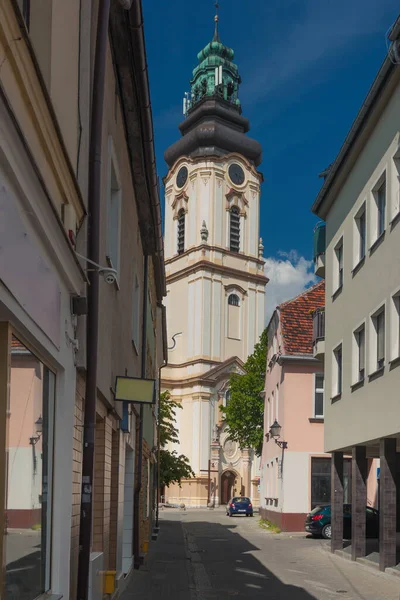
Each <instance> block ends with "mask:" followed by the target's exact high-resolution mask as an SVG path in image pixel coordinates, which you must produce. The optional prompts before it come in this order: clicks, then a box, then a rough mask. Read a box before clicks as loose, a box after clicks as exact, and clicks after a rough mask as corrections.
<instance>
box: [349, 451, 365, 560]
mask: <svg viewBox="0 0 400 600" xmlns="http://www.w3.org/2000/svg"><path fill="white" fill-rule="evenodd" d="M351 469H352V477H351V481H352V483H351V485H352V492H351V497H352V505H351V559H352V560H356V559H357V558H359V557H362V556H365V554H366V513H365V507H366V505H367V452H366V447H365V446H355V447H354V448H353V452H352V460H351Z"/></svg>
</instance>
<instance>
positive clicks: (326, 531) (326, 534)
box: [321, 523, 332, 540]
mask: <svg viewBox="0 0 400 600" xmlns="http://www.w3.org/2000/svg"><path fill="white" fill-rule="evenodd" d="M321 534H322V537H323V538H324V539H325V540H330V539H331V537H332V525H331V524H330V523H328V524H327V525H324V526H323V528H322V531H321Z"/></svg>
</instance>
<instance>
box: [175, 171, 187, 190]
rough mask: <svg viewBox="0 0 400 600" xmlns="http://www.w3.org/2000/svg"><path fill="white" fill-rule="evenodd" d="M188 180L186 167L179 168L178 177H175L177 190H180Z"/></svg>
mask: <svg viewBox="0 0 400 600" xmlns="http://www.w3.org/2000/svg"><path fill="white" fill-rule="evenodd" d="M187 178H188V170H187V168H186V167H181V168H180V169H179V171H178V175H177V176H176V185H177V186H178V188H181V187H183V186H184V185H185V183H186V181H187Z"/></svg>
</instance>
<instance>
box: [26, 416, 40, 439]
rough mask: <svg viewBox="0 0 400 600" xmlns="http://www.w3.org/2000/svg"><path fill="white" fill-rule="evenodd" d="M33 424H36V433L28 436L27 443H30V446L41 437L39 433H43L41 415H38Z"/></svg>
mask: <svg viewBox="0 0 400 600" xmlns="http://www.w3.org/2000/svg"><path fill="white" fill-rule="evenodd" d="M35 425H36V433H37V435H34V436H33V437H31V438H29V443H30V444H31V446H35V445H36V444H37V443H38V441H39V440H40V438H41V435H42V433H43V419H42V415H40V417H39V418H38V420H37V421H35Z"/></svg>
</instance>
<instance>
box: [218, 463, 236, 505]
mask: <svg viewBox="0 0 400 600" xmlns="http://www.w3.org/2000/svg"><path fill="white" fill-rule="evenodd" d="M235 480H236V474H235V473H234V472H233V471H225V473H222V476H221V504H227V503H228V502H229V500H230V499H231V498H232V497H233V495H234V493H235Z"/></svg>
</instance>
